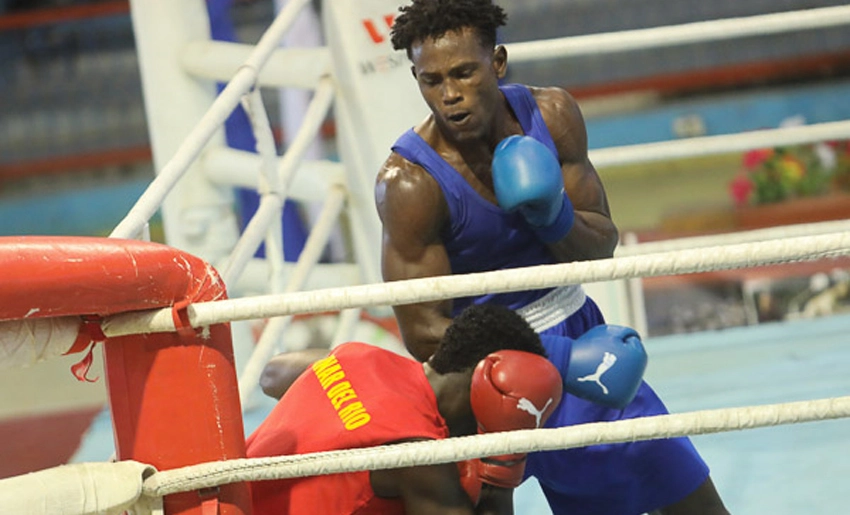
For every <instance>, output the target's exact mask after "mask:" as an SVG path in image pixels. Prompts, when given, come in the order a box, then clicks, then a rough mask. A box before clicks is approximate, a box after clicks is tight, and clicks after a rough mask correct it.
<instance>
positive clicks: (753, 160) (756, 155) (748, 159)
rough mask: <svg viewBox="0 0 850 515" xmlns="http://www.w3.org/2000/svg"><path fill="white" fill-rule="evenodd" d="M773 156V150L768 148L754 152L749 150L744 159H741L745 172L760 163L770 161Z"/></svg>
mask: <svg viewBox="0 0 850 515" xmlns="http://www.w3.org/2000/svg"><path fill="white" fill-rule="evenodd" d="M772 155H773V149H770V148H758V149H755V150H750V151H749V152H745V153H744V157H743V159H742V161H743V165H744V168H746V169H747V170H753V169H755V168H757V167H759V166H761V164H762V163H764V162H765V161H767V160H768V159H770V157H771V156H772Z"/></svg>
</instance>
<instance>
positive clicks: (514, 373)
mask: <svg viewBox="0 0 850 515" xmlns="http://www.w3.org/2000/svg"><path fill="white" fill-rule="evenodd" d="M562 388H563V380H562V379H561V375H560V374H559V373H558V370H557V369H556V368H555V366H554V365H552V364H551V363H550V362H549V361H548V360H547V359H546V358H545V357H543V356H539V355H537V354H532V353H529V352H523V351H515V350H503V351H498V352H494V353H492V354H490V355H488V356H487V357H486V358H484V359H483V360H481V361H480V362H479V363H478V366H476V367H475V371H474V372H473V374H472V386H471V389H470V402H471V404H472V412H473V413H474V414H475V418H476V420H477V421H478V431H479V433H496V432H500V431H514V430H518V429H536V428H538V427H542V426H543V424H544V423H545V422H546V419H548V418H549V415H551V414H552V412H553V411H554V410H555V408H556V407H557V406H558V403H559V402H561V394H562ZM524 472H525V454H524V453H523V454H509V455H503V456H494V457H490V458H482V459H481V460H480V465H479V469H478V475H479V477H480V479H481V481H482V482H484V483H488V484H491V485H495V486H500V487H503V488H515V487H517V486H519V484H520V483H521V482H522V477H523V473H524Z"/></svg>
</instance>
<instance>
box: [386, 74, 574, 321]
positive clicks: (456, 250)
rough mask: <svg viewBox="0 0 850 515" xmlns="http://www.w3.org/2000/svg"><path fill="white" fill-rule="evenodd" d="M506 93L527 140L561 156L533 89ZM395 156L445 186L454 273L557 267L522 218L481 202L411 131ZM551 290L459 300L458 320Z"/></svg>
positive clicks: (448, 242) (401, 140)
mask: <svg viewBox="0 0 850 515" xmlns="http://www.w3.org/2000/svg"><path fill="white" fill-rule="evenodd" d="M501 89H502V92H503V93H504V94H505V97H507V99H508V103H509V104H510V106H511V108H512V109H513V111H514V114H515V115H516V117H517V119H518V120H519V122H520V125H521V126H522V130H523V131H524V132H525V134H526V135H528V136H531V137H533V138H535V139H537V140H539V141H540V142H542V143H543V144H544V145H546V146H547V147H548V148H549V149H550V150H551V151H552V153H553V154H555V155H558V152H557V151H556V150H555V143H554V142H553V141H552V136H550V135H549V130H548V129H547V128H546V124H545V123H544V121H543V117H542V116H541V115H540V111H539V110H538V109H537V103H536V102H535V101H534V97H532V96H531V92H530V91H529V90H528V88H525V87H523V86H521V85H518V84H512V85H506V86H502V88H501ZM392 149H393V151H394V152H396V153H398V154H399V155H401V156H402V157H404V158H405V159H407V160H408V161H410V162H412V163H415V164H417V165H419V166H421V167H422V168H424V169H425V170H426V171H427V172H428V173H429V174H431V176H432V177H434V179H435V180H436V181H437V183H438V184H439V185H440V188H441V189H442V190H443V196H444V197H445V199H446V203H447V204H448V206H449V214H450V223H449V225H448V227H446V228H445V229H444V231H443V235H442V239H443V243H444V244H445V246H446V250H447V252H448V255H449V262H450V264H451V267H452V273H453V274H469V273H475V272H489V271H493V270H505V269H509V268H520V267H525V266H535V265H551V264H554V263H556V261H555V259H554V258H553V257H552V255H551V253H550V252H549V250H548V249H547V248H546V246H545V245H544V244H543V243H541V242H540V240H539V239H538V238H537V237H536V236H535V235H534V233H533V232H532V231H531V230H530V229H529V227H528V224H527V223H526V222H525V221H524V220H523V218H522V215H520V214H519V213H507V212H505V211H504V210H502V208H500V207H499V206H496V205H494V204H492V203H491V202H489V201H488V200H486V199H484V198H483V197H481V196H480V195H479V194H478V192H476V191H475V190H474V189H473V188H472V186H470V185H469V183H468V182H466V179H464V178H463V177H462V176H461V175H460V174H459V173H457V171H456V170H455V169H454V168H452V166H451V165H449V164H448V163H447V162H446V161H445V160H444V159H443V158H442V157H440V156H439V154H437V153H436V152H435V151H434V149H432V148H431V147H430V145H428V143H426V142H425V141H424V140H423V139H422V138H421V137H420V136H419V135H418V134H416V133H415V132H414V131H413V130H412V129H411V130H408V131H407V132H405V133H404V134H402V136H401V137H400V138H399V139H398V141H396V143H395V145H393V147H392ZM551 290H552V288H548V289H543V290H531V291H521V292H510V293H495V294H488V295H482V296H476V297H464V298H460V299H455V301H454V314H455V315H457V314H458V313H460V312H461V311H463V309H464V308H465V307H467V306H468V305H470V304H473V303H475V304H481V303H485V302H489V303H494V304H500V305H503V306H507V307H509V308H511V309H517V308H520V307H522V306H525V305H527V304H529V303H531V302H532V301H535V300H537V299H539V298H540V297H542V296H543V295H545V294H546V293H548V292H549V291H551Z"/></svg>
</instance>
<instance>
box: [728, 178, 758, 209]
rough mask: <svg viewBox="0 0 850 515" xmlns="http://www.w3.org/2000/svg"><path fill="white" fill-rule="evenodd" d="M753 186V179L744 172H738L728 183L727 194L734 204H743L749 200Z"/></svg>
mask: <svg viewBox="0 0 850 515" xmlns="http://www.w3.org/2000/svg"><path fill="white" fill-rule="evenodd" d="M753 188H754V185H753V181H752V180H751V179H750V178H749V177H747V175H746V174H744V173H740V174H738V176H737V177H735V178H734V179H733V180H732V182H730V183H729V194H730V195H731V196H732V200H734V201H735V204H736V205H738V206H743V205H745V204H747V202H748V201H749V199H750V193H752V192H753Z"/></svg>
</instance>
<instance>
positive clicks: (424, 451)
mask: <svg viewBox="0 0 850 515" xmlns="http://www.w3.org/2000/svg"><path fill="white" fill-rule="evenodd" d="M844 417H850V397H836V398H832V399H817V400H810V401H798V402H789V403H782V404H769V405H763V406H746V407H740V408H724V409H716V410H703V411H693V412H689V413H678V414H669V415H659V416H654V417H643V418H637V419H629V420H617V421H613V422H595V423H590V424H582V425H578V426H568V427H560V428H554V429H528V430H520V431H511V432H505V433H491V434H484V435H475V436H467V437H459V438H449V439H445V440H430V441H422V442H410V443H404V444H398V445H386V446H380V447H370V448H363V449H351V450H343V451H329V452H320V453H313V454H302V455H291V456H280V457H274V458H254V459H239V460H231V461H227V462H215V463H205V464H201V465H195V466H191V467H183V468H178V469H172V470H166V471H162V472H158V473H156V474H154V475H153V476H151V477H150V478H148V479H147V480H146V481H145V483H144V487H143V492H144V494H145V495H149V496H161V495H168V494H171V493H176V492H181V491H188V490H195V489H198V488H207V487H212V486H217V485H221V484H225V483H232V482H238V481H251V480H265V479H282V478H290V477H304V476H315V475H323V474H335V473H339V472H353V471H357V470H378V469H392V468H401V467H411V466H415V465H433V464H436V463H451V462H456V461H462V460H467V459H472V458H478V457H481V456H494V455H499V454H509V453H518V452H537V451H550V450H556V449H572V448H576V447H585V446H588V445H597V444H606V443H622V442H634V441H639V440H650V439H660V438H672V437H678V436H686V435H699V434H710V433H720V432H727V431H736V430H741V429H753V428H759V427H769V426H778V425H784V424H797V423H802V422H814V421H822V420H829V419H836V418H844Z"/></svg>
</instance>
